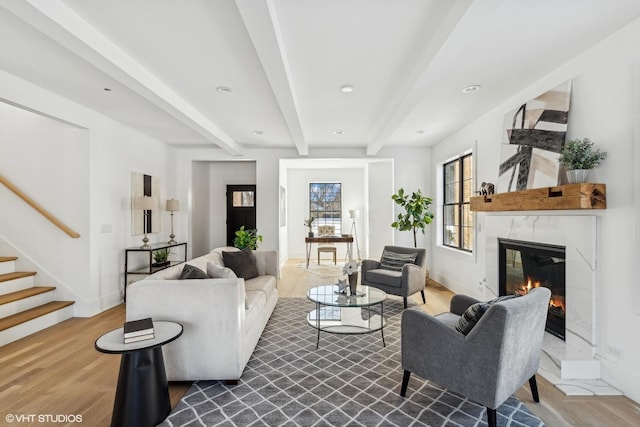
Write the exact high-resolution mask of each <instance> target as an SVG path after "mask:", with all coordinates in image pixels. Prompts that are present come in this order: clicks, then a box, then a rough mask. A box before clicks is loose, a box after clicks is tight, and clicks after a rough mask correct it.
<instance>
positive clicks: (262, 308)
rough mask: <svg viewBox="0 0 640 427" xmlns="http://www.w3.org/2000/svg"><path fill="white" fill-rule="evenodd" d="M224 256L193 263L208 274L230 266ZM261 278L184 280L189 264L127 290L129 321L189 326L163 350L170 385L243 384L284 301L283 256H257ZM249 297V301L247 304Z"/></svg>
mask: <svg viewBox="0 0 640 427" xmlns="http://www.w3.org/2000/svg"><path fill="white" fill-rule="evenodd" d="M222 251H237V249H236V248H217V249H214V250H212V251H211V252H210V253H209V254H207V255H204V256H201V257H198V258H194V259H192V260H190V261H187V264H191V265H194V266H196V267H198V268H199V269H201V270H203V271H207V263H209V262H210V263H212V264H214V265H218V266H224V263H223V258H222ZM253 254H254V256H255V258H256V261H257V267H258V274H259V275H258V277H255V278H252V279H249V280H246V281H245V280H244V279H240V278H235V279H212V278H208V279H188V280H179V279H178V278H179V276H180V273H181V272H182V269H183V267H184V264H181V265H176V266H173V267H170V268H168V269H165V270H162V271H159V272H157V273H155V274H153V275H151V276H148V277H147V278H146V279H144V280H140V281H138V282H135V283H132V284H131V285H129V287H128V288H127V308H126V311H127V315H126V316H127V320H136V319H141V318H144V317H151V318H152V319H153V320H173V321H176V322H179V323H181V324H182V325H183V327H184V332H183V334H182V336H181V337H179V338H178V339H177V340H175V341H173V342H172V343H170V344H167V345H165V346H164V347H163V354H164V361H165V368H166V371H167V379H168V380H169V381H192V380H238V379H240V377H241V376H242V371H243V370H244V368H245V366H246V365H247V362H248V361H249V357H250V356H251V354H252V353H253V350H254V349H255V346H256V344H257V343H258V339H259V338H260V335H261V334H262V331H263V330H264V327H265V325H266V324H267V321H268V320H269V317H270V316H271V313H272V311H273V309H274V307H275V305H276V302H277V301H278V290H277V277H278V254H277V252H276V251H261V250H256V251H253ZM245 296H246V301H245Z"/></svg>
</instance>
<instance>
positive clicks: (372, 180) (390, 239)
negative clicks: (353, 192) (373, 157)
mask: <svg viewBox="0 0 640 427" xmlns="http://www.w3.org/2000/svg"><path fill="white" fill-rule="evenodd" d="M400 169H402V168H400ZM393 171H394V164H393V163H392V162H388V161H384V162H371V163H369V168H368V170H367V172H368V173H367V178H368V181H367V187H368V189H367V194H368V200H367V202H368V203H367V205H368V206H367V210H366V212H363V213H362V214H363V216H364V215H365V214H366V215H367V217H368V218H369V221H368V223H367V224H366V225H367V227H366V230H365V233H364V237H365V239H364V241H365V243H368V244H366V245H363V246H361V249H362V250H363V253H362V256H363V258H364V259H367V258H369V259H379V258H380V256H381V255H382V249H383V248H384V246H385V245H390V244H393V243H394V242H395V240H394V238H395V231H396V230H395V229H394V228H392V227H391V223H392V222H393V219H394V203H393V202H392V200H391V195H393V194H394V193H395V187H394V175H393ZM359 235H361V234H359Z"/></svg>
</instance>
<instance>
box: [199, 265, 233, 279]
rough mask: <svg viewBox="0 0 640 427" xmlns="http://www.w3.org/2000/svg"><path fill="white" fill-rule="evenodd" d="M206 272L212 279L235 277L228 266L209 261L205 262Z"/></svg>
mask: <svg viewBox="0 0 640 427" xmlns="http://www.w3.org/2000/svg"><path fill="white" fill-rule="evenodd" d="M207 274H208V275H209V277H211V278H212V279H237V278H238V276H236V273H234V272H233V270H231V269H230V268H229V267H221V266H219V265H215V264H213V263H211V262H208V263H207Z"/></svg>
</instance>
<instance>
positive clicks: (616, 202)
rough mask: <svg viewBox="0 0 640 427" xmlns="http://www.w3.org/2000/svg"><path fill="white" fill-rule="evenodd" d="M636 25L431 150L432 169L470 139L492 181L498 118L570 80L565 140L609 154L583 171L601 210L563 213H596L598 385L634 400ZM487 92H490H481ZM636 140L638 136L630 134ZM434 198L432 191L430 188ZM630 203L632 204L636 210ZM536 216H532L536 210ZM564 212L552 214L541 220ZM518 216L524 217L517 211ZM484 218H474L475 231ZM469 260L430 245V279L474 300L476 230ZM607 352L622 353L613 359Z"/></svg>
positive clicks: (639, 383) (638, 387)
mask: <svg viewBox="0 0 640 427" xmlns="http://www.w3.org/2000/svg"><path fill="white" fill-rule="evenodd" d="M639 44H640V20H636V21H634V22H633V23H632V24H630V25H629V26H627V27H625V28H623V29H622V30H621V31H619V32H617V33H616V34H614V35H613V36H611V37H610V38H608V39H606V40H605V41H603V42H601V43H599V44H598V45H596V46H594V47H592V48H590V49H589V50H587V51H586V52H584V53H583V54H582V55H580V56H578V57H576V58H574V59H572V60H571V61H569V62H567V63H566V64H565V65H564V66H562V67H560V68H559V69H557V70H555V71H554V72H553V73H551V74H549V75H548V76H547V77H545V78H544V79H542V80H540V81H538V82H536V83H535V84H533V85H531V86H530V87H527V88H523V90H522V91H521V92H519V93H517V94H515V95H514V96H513V97H512V98H511V99H509V100H507V101H505V102H504V103H502V104H501V105H499V106H498V107H496V108H495V109H493V110H492V111H490V112H488V113H487V114H485V115H483V116H482V117H480V118H479V119H478V120H476V121H474V122H472V123H470V124H469V125H467V126H466V127H465V128H463V129H461V130H460V131H458V132H456V133H455V134H453V135H451V136H450V137H448V138H446V139H445V140H443V141H442V142H441V143H439V144H438V145H437V146H435V147H434V149H433V152H432V156H433V157H432V161H433V165H434V169H433V170H434V171H435V165H436V164H437V163H439V162H442V161H444V160H445V159H447V158H448V157H450V156H452V155H454V154H458V153H460V152H461V151H463V150H465V149H467V148H470V147H471V146H472V145H473V141H475V140H477V141H478V151H477V153H476V165H477V180H478V181H488V182H496V180H497V175H498V164H499V160H500V141H501V131H502V122H503V118H504V115H505V114H506V113H507V112H508V111H510V110H512V109H513V108H515V107H516V106H519V105H521V104H522V103H523V102H526V101H527V100H529V99H531V98H533V97H535V96H537V95H539V94H540V93H543V92H545V91H547V90H549V89H550V88H553V87H555V86H556V85H558V84H560V83H562V82H564V81H566V80H569V79H572V84H573V86H572V95H571V109H570V113H569V128H568V135H567V137H568V138H569V139H571V138H575V137H580V138H582V137H588V138H590V139H592V140H593V141H595V142H596V144H597V145H598V147H600V148H602V149H604V150H605V151H607V152H608V153H609V157H608V158H607V159H606V160H605V161H604V162H603V164H602V165H601V166H600V167H599V168H598V169H596V170H594V171H593V172H592V173H591V176H590V180H591V181H592V182H603V183H605V184H606V185H607V209H606V210H602V211H593V212H587V213H584V212H579V211H570V212H569V213H570V214H571V215H576V214H577V215H580V214H589V215H594V214H595V215H597V217H598V220H597V223H598V249H597V257H598V289H597V297H596V300H597V304H598V307H597V319H598V320H597V322H598V330H597V337H598V338H597V340H598V345H597V346H598V348H597V353H598V357H600V358H601V359H602V360H603V379H604V380H606V381H608V382H609V383H611V384H612V385H614V386H615V387H618V388H619V389H621V390H622V391H624V392H625V394H627V395H628V396H629V397H630V398H632V399H633V400H635V401H640V375H639V374H638V372H639V371H638V369H637V367H638V365H640V341H639V340H637V339H632V338H630V334H634V331H636V330H638V329H640V316H639V315H638V313H637V312H636V311H634V305H637V304H639V303H640V301H638V300H637V298H635V297H634V296H635V295H636V293H635V292H634V287H636V286H637V272H636V268H635V267H636V264H637V262H636V261H637V260H636V259H634V254H635V252H634V249H635V245H636V242H634V241H633V239H632V238H631V236H633V230H634V200H633V194H634V189H633V185H634V182H633V179H632V171H633V170H634V168H636V167H637V165H634V163H633V158H634V156H633V155H632V154H631V153H633V152H634V148H635V147H636V144H637V142H636V143H635V144H634V135H633V116H632V106H633V105H636V106H637V105H638V104H637V103H634V101H633V98H632V96H633V93H634V92H633V91H632V88H633V87H634V84H636V85H637V84H639V83H640V82H639V81H635V82H634V81H633V76H634V73H633V64H634V63H636V62H637V61H638V60H640V51H638V50H637V49H631V48H630V47H632V46H638V45H639ZM487 89H488V90H490V88H487ZM635 137H636V138H638V136H637V135H636V136H635ZM432 191H433V193H434V194H435V188H433V189H432ZM637 203H638V202H637V201H636V204H637ZM538 213H539V212H538ZM554 213H555V214H567V211H564V212H563V211H558V212H552V213H548V214H554ZM525 214H526V213H525ZM486 215H488V214H486V213H478V214H476V223H477V225H478V227H480V228H481V226H482V224H483V223H484V218H485V217H486ZM476 231H477V234H476V239H477V254H476V255H477V257H475V258H474V257H468V256H461V255H458V254H455V253H453V252H452V251H450V250H447V249H445V248H439V247H435V248H434V251H433V254H434V260H433V268H432V274H433V276H434V278H435V279H436V280H438V281H440V282H442V283H443V284H444V285H445V286H447V287H449V288H451V289H452V290H454V291H455V292H459V293H467V294H472V295H478V296H482V295H483V294H482V292H480V290H479V287H478V286H477V283H478V282H479V281H480V280H482V279H483V278H484V277H485V248H484V239H485V236H484V233H483V232H482V230H481V229H479V228H477V229H476ZM609 346H614V347H617V348H618V349H620V350H621V351H622V358H621V359H620V358H617V357H616V356H615V355H613V354H611V352H610V351H609Z"/></svg>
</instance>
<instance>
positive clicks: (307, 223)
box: [304, 215, 316, 237]
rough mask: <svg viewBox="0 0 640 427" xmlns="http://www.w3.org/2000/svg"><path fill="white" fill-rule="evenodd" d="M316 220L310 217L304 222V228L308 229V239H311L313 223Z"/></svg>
mask: <svg viewBox="0 0 640 427" xmlns="http://www.w3.org/2000/svg"><path fill="white" fill-rule="evenodd" d="M315 220H316V219H315V218H314V217H313V215H312V216H310V217H309V218H307V219H305V220H304V226H305V227H307V228H309V237H313V221H315Z"/></svg>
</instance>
